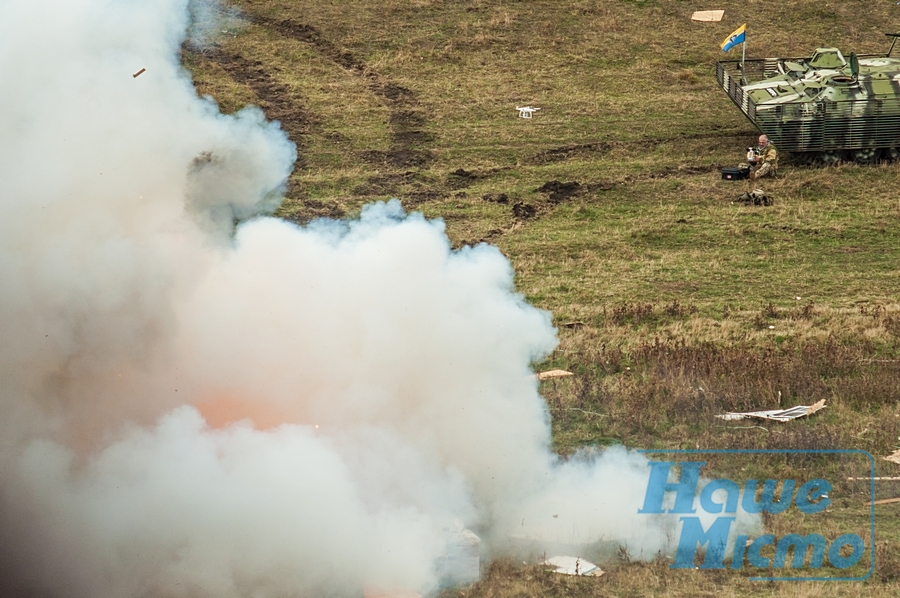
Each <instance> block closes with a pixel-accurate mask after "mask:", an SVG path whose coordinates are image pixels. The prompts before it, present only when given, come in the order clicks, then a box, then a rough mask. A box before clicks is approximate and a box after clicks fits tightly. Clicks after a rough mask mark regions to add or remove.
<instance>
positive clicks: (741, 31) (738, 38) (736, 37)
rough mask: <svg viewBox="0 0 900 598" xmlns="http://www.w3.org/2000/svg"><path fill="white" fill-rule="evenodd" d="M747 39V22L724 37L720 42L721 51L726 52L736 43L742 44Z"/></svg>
mask: <svg viewBox="0 0 900 598" xmlns="http://www.w3.org/2000/svg"><path fill="white" fill-rule="evenodd" d="M746 39H747V23H744V24H743V25H741V26H740V27H738V28H737V29H735V30H734V33H732V34H731V35H729V36H728V37H727V38H725V41H724V42H722V51H723V52H727V51H728V50H730V49H732V48H733V47H735V46H736V45H738V44H742V43H744V42H745V41H746Z"/></svg>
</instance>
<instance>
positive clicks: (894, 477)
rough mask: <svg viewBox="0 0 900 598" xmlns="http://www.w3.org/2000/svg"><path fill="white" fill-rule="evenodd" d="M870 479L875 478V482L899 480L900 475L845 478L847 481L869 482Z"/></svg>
mask: <svg viewBox="0 0 900 598" xmlns="http://www.w3.org/2000/svg"><path fill="white" fill-rule="evenodd" d="M872 480H875V481H876V482H878V481H882V482H900V477H897V476H893V477H883V476H882V477H874V478H847V481H848V482H871V481H872Z"/></svg>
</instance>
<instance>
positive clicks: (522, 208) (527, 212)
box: [512, 201, 537, 220]
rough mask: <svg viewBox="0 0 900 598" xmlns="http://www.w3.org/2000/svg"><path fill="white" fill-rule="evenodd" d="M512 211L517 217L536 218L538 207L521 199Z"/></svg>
mask: <svg viewBox="0 0 900 598" xmlns="http://www.w3.org/2000/svg"><path fill="white" fill-rule="evenodd" d="M512 213H513V216H515V217H516V218H521V219H522V220H525V219H527V218H534V217H535V216H536V215H537V208H535V207H534V206H533V205H531V204H528V203H525V202H524V201H519V202H516V203H514V204H513V207H512Z"/></svg>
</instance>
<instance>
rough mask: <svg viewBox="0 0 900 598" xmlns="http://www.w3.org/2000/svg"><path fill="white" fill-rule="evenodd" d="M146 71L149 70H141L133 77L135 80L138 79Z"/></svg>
mask: <svg viewBox="0 0 900 598" xmlns="http://www.w3.org/2000/svg"><path fill="white" fill-rule="evenodd" d="M146 70H147V69H141V70H139V71H138V72H136V73H135V74H133V75H132V77H133V78H135V79H137V78H138V77H139V76H140V75H141V73H143V72H144V71H146Z"/></svg>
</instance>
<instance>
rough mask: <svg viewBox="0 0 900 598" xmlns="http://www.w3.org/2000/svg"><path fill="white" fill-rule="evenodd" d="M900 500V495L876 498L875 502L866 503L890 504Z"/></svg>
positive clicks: (869, 504)
mask: <svg viewBox="0 0 900 598" xmlns="http://www.w3.org/2000/svg"><path fill="white" fill-rule="evenodd" d="M895 502H900V497H898V498H882V499H881V500H876V501H874V502H869V503H866V504H867V505H868V506H870V507H871V506H872V505H889V504H891V503H895Z"/></svg>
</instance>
